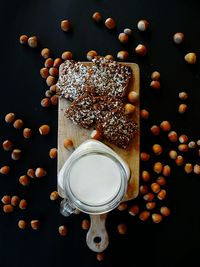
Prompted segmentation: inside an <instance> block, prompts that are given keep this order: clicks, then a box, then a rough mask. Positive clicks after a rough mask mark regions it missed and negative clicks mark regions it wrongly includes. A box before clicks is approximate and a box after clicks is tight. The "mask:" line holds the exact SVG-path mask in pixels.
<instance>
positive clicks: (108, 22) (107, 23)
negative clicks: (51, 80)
mask: <svg viewBox="0 0 200 267" xmlns="http://www.w3.org/2000/svg"><path fill="white" fill-rule="evenodd" d="M104 24H105V26H106V28H108V29H109V30H112V29H114V28H115V27H116V22H115V21H114V19H112V18H107V19H106V21H105V23H104Z"/></svg>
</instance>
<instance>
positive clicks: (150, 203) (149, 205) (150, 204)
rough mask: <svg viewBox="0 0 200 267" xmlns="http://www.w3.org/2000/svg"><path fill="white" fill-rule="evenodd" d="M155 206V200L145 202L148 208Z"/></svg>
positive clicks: (151, 208)
mask: <svg viewBox="0 0 200 267" xmlns="http://www.w3.org/2000/svg"><path fill="white" fill-rule="evenodd" d="M155 206H156V203H155V202H147V203H146V208H147V209H148V210H153V209H154V208H155Z"/></svg>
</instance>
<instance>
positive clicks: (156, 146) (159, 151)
mask: <svg viewBox="0 0 200 267" xmlns="http://www.w3.org/2000/svg"><path fill="white" fill-rule="evenodd" d="M152 150H153V152H154V154H155V155H157V156H159V155H161V154H162V152H163V149H162V147H161V145H159V144H154V145H153V147H152Z"/></svg>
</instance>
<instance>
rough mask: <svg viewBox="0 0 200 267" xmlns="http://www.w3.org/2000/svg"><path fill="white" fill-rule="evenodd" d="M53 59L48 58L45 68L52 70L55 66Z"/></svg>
mask: <svg viewBox="0 0 200 267" xmlns="http://www.w3.org/2000/svg"><path fill="white" fill-rule="evenodd" d="M53 62H54V61H53V59H52V58H50V57H49V58H47V59H46V60H45V62H44V66H45V68H51V67H52V66H53Z"/></svg>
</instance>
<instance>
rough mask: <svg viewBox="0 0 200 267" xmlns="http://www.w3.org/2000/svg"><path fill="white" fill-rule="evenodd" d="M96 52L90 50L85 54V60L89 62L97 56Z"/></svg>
mask: <svg viewBox="0 0 200 267" xmlns="http://www.w3.org/2000/svg"><path fill="white" fill-rule="evenodd" d="M97 55H98V54H97V52H96V51H95V50H90V51H89V52H87V56H86V57H87V59H88V60H89V61H91V60H92V59H93V58H95V57H96V56H97Z"/></svg>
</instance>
